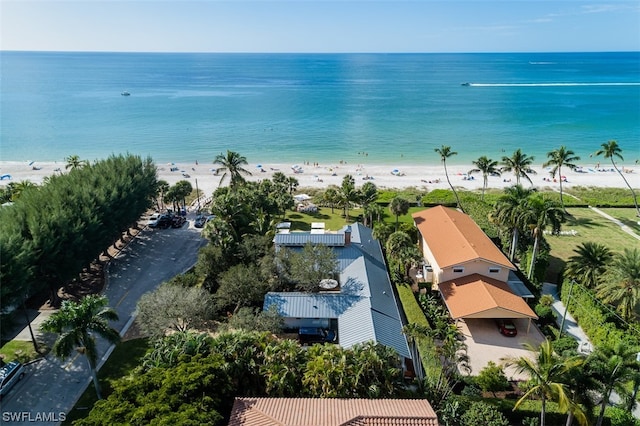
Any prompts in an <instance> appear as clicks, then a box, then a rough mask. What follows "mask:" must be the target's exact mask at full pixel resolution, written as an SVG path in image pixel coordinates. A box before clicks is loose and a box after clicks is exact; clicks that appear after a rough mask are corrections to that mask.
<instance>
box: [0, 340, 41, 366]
mask: <svg viewBox="0 0 640 426" xmlns="http://www.w3.org/2000/svg"><path fill="white" fill-rule="evenodd" d="M40 346H41V348H42V343H40ZM0 354H2V359H3V360H4V362H11V361H20V362H21V363H23V364H24V363H26V362H29V361H33V360H34V359H36V358H38V357H39V356H40V354H39V353H37V352H36V350H35V349H34V347H33V343H32V342H30V341H29V342H26V341H22V340H11V341H9V342H7V343H5V344H4V345H2V348H0Z"/></svg>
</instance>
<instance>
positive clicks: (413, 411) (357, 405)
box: [229, 398, 438, 426]
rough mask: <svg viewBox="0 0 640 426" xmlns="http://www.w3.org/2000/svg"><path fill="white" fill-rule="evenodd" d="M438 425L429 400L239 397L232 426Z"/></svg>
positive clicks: (231, 418)
mask: <svg viewBox="0 0 640 426" xmlns="http://www.w3.org/2000/svg"><path fill="white" fill-rule="evenodd" d="M240 425H245V426H404V425H406V426H438V418H437V416H436V414H435V412H434V411H433V408H431V405H430V404H429V401H427V400H426V399H332V398H326V399H320V398H236V399H235V401H234V403H233V409H232V410H231V417H230V420H229V426H240Z"/></svg>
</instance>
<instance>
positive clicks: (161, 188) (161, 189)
mask: <svg viewBox="0 0 640 426" xmlns="http://www.w3.org/2000/svg"><path fill="white" fill-rule="evenodd" d="M157 185H158V186H157V190H156V191H157V192H156V205H157V206H158V210H164V195H165V194H166V193H167V191H169V188H170V187H171V186H170V185H169V182H167V181H166V180H162V179H160V180H159V181H158V182H157ZM158 194H159V197H158ZM158 201H159V202H158Z"/></svg>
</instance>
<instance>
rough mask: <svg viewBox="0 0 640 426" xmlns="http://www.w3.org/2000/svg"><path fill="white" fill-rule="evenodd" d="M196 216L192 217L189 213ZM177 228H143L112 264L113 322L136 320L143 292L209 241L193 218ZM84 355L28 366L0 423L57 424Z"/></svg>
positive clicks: (78, 386) (83, 380) (78, 388)
mask: <svg viewBox="0 0 640 426" xmlns="http://www.w3.org/2000/svg"><path fill="white" fill-rule="evenodd" d="M191 219H193V218H191ZM188 223H189V225H188V226H187V225H186V224H185V225H184V227H182V228H179V229H162V230H160V229H158V230H151V229H147V230H145V231H143V232H142V233H141V234H140V235H139V236H138V237H137V238H136V239H135V240H134V241H133V242H132V243H131V244H129V246H127V248H126V249H125V250H123V252H121V253H120V254H119V255H118V256H117V258H116V260H114V261H112V263H111V266H110V269H109V283H108V286H107V287H106V288H105V290H104V292H103V294H105V295H106V296H107V297H108V299H109V304H110V306H112V307H113V308H115V310H116V311H117V312H118V315H119V317H120V319H119V320H118V321H116V322H114V323H112V324H111V325H112V327H113V328H115V329H116V330H119V331H120V330H121V334H122V331H124V330H126V328H128V326H129V325H130V324H131V322H132V320H133V315H134V311H135V308H136V303H137V301H138V299H139V298H140V296H141V295H142V294H144V293H146V292H148V291H150V290H153V289H154V288H156V287H157V286H158V285H159V284H160V283H162V282H164V281H167V280H168V279H170V278H171V277H173V276H175V275H176V274H179V273H182V272H184V271H186V270H187V269H188V268H190V267H191V266H192V265H193V264H194V263H195V262H196V259H197V252H198V250H199V248H200V247H201V246H202V245H204V243H206V240H204V239H203V238H202V236H201V233H200V230H199V229H196V228H194V227H193V220H191V221H189V222H188ZM98 354H99V357H101V358H99V361H98V365H99V366H100V365H102V363H104V361H105V360H106V359H107V358H108V356H109V354H110V351H109V345H108V344H107V343H106V342H105V341H103V340H101V339H99V340H98ZM89 382H90V379H89V373H88V368H87V361H86V359H85V357H82V356H75V357H71V358H69V359H67V360H65V361H60V360H58V359H56V358H55V357H53V355H51V354H49V355H47V357H46V358H43V359H41V360H40V361H38V362H36V363H33V364H31V365H28V366H27V375H26V376H25V378H24V379H23V380H21V381H20V382H18V384H17V385H16V386H15V387H14V388H13V389H12V390H11V391H10V392H9V394H8V395H6V396H5V397H4V399H3V400H2V407H1V408H2V417H1V420H0V424H2V425H10V424H16V425H17V424H25V422H28V423H29V424H36V425H51V424H57V423H59V422H60V421H61V420H64V417H65V415H66V413H67V412H69V411H70V410H71V408H73V406H74V404H75V403H76V401H77V400H78V398H79V397H80V395H81V394H82V392H83V391H84V389H85V388H86V386H87V385H88V384H89Z"/></svg>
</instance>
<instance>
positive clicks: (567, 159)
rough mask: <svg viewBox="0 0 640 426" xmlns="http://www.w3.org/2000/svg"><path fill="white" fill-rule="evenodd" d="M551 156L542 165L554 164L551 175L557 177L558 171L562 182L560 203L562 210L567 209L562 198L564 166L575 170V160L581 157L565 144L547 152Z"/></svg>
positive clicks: (559, 179)
mask: <svg viewBox="0 0 640 426" xmlns="http://www.w3.org/2000/svg"><path fill="white" fill-rule="evenodd" d="M547 157H548V158H549V159H548V160H547V161H546V162H545V163H544V164H543V165H542V167H547V166H553V167H552V168H551V172H550V173H551V176H552V177H555V176H556V173H558V181H559V182H560V204H562V210H564V211H565V212H566V211H567V210H566V209H565V208H564V201H563V200H562V166H565V167H568V168H569V169H571V170H575V168H576V167H578V166H577V165H576V164H574V163H573V162H574V161H578V160H580V157H578V156H576V155H575V152H573V151H571V150H570V149H567V148H566V147H565V146H564V145H562V146H561V147H560V148H558V149H555V150H553V151H549V152H547Z"/></svg>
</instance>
